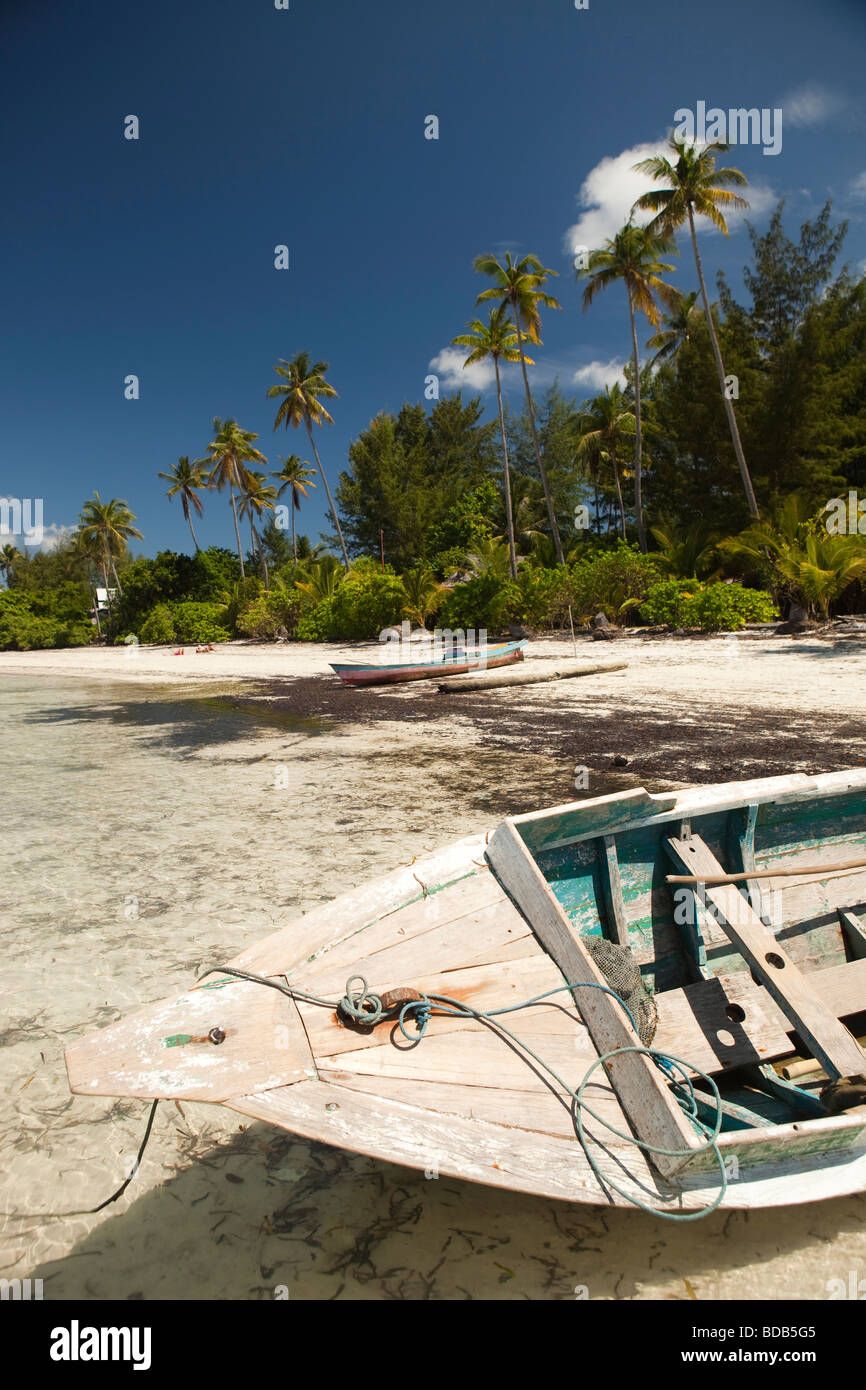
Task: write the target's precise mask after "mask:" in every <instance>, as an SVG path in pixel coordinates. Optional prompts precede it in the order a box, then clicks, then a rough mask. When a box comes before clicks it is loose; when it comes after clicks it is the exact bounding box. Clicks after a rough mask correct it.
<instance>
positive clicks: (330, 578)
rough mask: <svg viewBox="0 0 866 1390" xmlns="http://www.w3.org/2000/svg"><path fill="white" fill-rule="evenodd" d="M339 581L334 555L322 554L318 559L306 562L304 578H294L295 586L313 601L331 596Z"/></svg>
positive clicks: (338, 569)
mask: <svg viewBox="0 0 866 1390" xmlns="http://www.w3.org/2000/svg"><path fill="white" fill-rule="evenodd" d="M339 582H340V562H339V560H338V559H337V557H336V555H323V556H321V558H320V559H316V560H309V561H308V562H307V574H306V578H305V579H296V580H295V588H296V589H300V591H301V593H302V594H306V595H307V597H308V598H311V599H312V600H313V602H314V603H320V602H321V600H322V599H323V598H333V597H334V594H335V593H336V592H337V585H338V584H339Z"/></svg>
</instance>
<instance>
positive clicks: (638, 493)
mask: <svg viewBox="0 0 866 1390" xmlns="http://www.w3.org/2000/svg"><path fill="white" fill-rule="evenodd" d="M626 289H627V290H628V312H629V318H630V319H631V343H632V352H633V360H634V511H635V519H636V521H637V543H638V545H639V546H640V548H641V550H642V551H643V553H644V555H646V531H645V530H644V524H643V492H642V476H641V469H642V463H643V461H642V457H641V455H642V443H643V441H642V438H641V423H640V363H639V361H638V350H637V329H636V328H635V322H634V301H633V300H632V297H631V289H630V288H629V286H628V285H626Z"/></svg>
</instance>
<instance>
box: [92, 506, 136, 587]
mask: <svg viewBox="0 0 866 1390" xmlns="http://www.w3.org/2000/svg"><path fill="white" fill-rule="evenodd" d="M133 521H135V516H134V515H133V513H132V512H131V511H130V510H129V507H128V506H127V504H126V503H125V502H123V501H121V500H120V498H118V497H112V499H111V501H110V502H103V500H102V498H101V497H100V496H99V493H98V492H94V494H93V496H92V497H89V498H88V499H87V501H86V502H85V503H84V506H83V507H82V508H81V516H80V517H79V534H80V536H81V539H82V542H83V543H84V544H85V545H86V544H88V543H89V542H92V543H93V544H94V546H95V547H96V548H97V553H98V554H99V565H100V568H101V570H102V577H103V579H104V581H105V587H106V589H107V590H108V589H109V579H108V575H109V570H110V571H111V574H112V575H113V576H114V582H115V585H116V586H117V592H118V593H119V594H122V593H123V588H122V586H121V583H120V577H119V575H118V573H117V566H116V564H115V556H116V555H122V554H123V553H124V551H125V550H126V546H127V542H128V541H130V540H132V539H135V540H138V541H140V540H141V539H142V535H141V532H140V531H137V530H136V529H135V527H134V526H133V525H132V523H133ZM109 602H110V594H109Z"/></svg>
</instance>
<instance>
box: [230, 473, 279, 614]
mask: <svg viewBox="0 0 866 1390" xmlns="http://www.w3.org/2000/svg"><path fill="white" fill-rule="evenodd" d="M276 500H277V489H276V488H275V487H272V486H271V484H270V483H269V482H268V481H267V474H265V473H257V472H256V471H255V470H254V469H249V468H247V469H245V470H244V479H243V483H242V484H241V493H240V505H239V507H238V511H239V513H240V515H241V516H248V517H249V520H250V536H251V538H252V542H253V554H254V555H256V554H257V555H258V557H259V564H260V565H261V567H262V578H263V579H264V581H265V591H267V590H268V589H269V588H270V578H269V576H268V562H267V560H266V559H265V552H264V548H263V546H262V543H261V539H260V537H259V533H258V531H257V530H256V522H255V519H256V517H261V515H262V513H263V512H272V511H273V510H274V506H275V504H276Z"/></svg>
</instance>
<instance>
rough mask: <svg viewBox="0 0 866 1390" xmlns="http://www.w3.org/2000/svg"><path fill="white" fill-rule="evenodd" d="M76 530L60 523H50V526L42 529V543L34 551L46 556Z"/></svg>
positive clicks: (74, 527)
mask: <svg viewBox="0 0 866 1390" xmlns="http://www.w3.org/2000/svg"><path fill="white" fill-rule="evenodd" d="M77 530H78V527H77V526H64V525H63V524H62V523H61V522H52V523H51V525H50V526H45V527H43V530H42V541H41V543H40V544H39V545H38V546H37V547H36V549H37V550H41V551H42V552H43V553H44V554H46V555H47V554H48V552H49V551H51V550H56V549H57V547H58V546H59V545H62V544H63V542H64V541H66V540H68V539H69V537H70V536H72V535H74V534H75V532H76V531H77Z"/></svg>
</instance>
